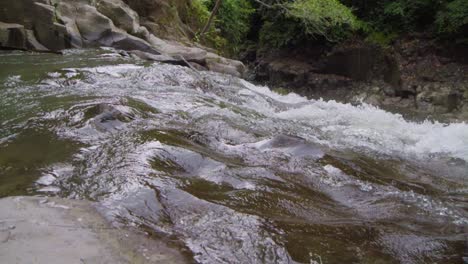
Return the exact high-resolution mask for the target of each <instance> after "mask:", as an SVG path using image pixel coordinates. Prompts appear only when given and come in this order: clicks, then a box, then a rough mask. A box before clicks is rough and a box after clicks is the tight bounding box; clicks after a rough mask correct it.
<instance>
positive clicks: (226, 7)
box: [215, 0, 255, 52]
mask: <svg viewBox="0 0 468 264" xmlns="http://www.w3.org/2000/svg"><path fill="white" fill-rule="evenodd" d="M254 11H255V10H254V9H253V7H252V5H251V4H250V2H249V1H247V0H224V1H223V3H222V5H221V8H220V9H219V11H218V14H217V17H216V18H217V19H216V22H215V27H216V28H219V30H220V31H221V35H222V36H223V37H224V38H226V40H227V41H228V42H229V43H230V45H229V47H228V48H229V49H231V51H232V52H237V51H238V47H239V45H240V44H242V42H244V41H245V37H246V35H247V33H248V32H249V30H250V18H251V15H252V13H253V12H254Z"/></svg>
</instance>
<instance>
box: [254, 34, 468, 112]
mask: <svg viewBox="0 0 468 264" xmlns="http://www.w3.org/2000/svg"><path fill="white" fill-rule="evenodd" d="M421 47H423V48H421ZM324 54H325V55H324ZM255 63H256V66H255V71H254V73H253V75H254V76H255V80H256V81H258V82H264V83H267V84H268V85H270V86H272V87H280V88H286V89H287V90H289V91H293V92H296V93H298V94H301V95H303V96H307V97H310V98H320V97H322V98H326V99H336V100H339V101H343V102H362V101H364V102H367V103H371V104H373V105H377V106H381V107H383V108H389V109H400V110H402V111H406V110H409V111H411V112H416V113H418V116H421V115H425V116H430V115H434V114H435V115H439V116H446V117H448V118H449V119H461V120H468V111H466V109H468V65H465V64H460V63H457V62H455V61H453V60H451V59H448V58H445V57H441V56H438V55H436V52H435V51H434V50H432V49H431V48H429V47H425V48H424V46H422V44H421V42H418V41H413V42H403V41H402V42H401V43H399V44H397V45H396V46H395V47H393V48H392V49H385V50H384V49H382V48H378V47H375V46H372V45H369V44H365V43H351V44H349V43H347V44H342V45H339V46H337V47H334V48H333V49H326V48H323V47H314V46H311V47H301V48H297V49H295V50H287V51H280V52H276V54H275V53H272V54H269V55H266V56H264V57H263V58H260V59H257V61H255Z"/></svg>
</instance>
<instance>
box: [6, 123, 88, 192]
mask: <svg viewBox="0 0 468 264" xmlns="http://www.w3.org/2000/svg"><path fill="white" fill-rule="evenodd" d="M79 146H80V144H78V143H75V142H73V141H70V140H64V139H59V138H57V137H56V136H55V135H54V134H53V133H51V132H49V131H47V130H45V131H44V130H42V131H41V130H34V129H31V130H26V131H22V132H21V133H20V134H19V135H16V136H14V137H13V138H11V139H9V140H8V141H6V142H3V143H2V144H0V197H5V196H15V195H25V194H30V193H31V192H30V191H28V189H31V187H32V184H33V182H34V181H36V180H37V179H38V178H39V177H40V176H41V174H42V173H43V172H44V169H46V168H47V167H48V166H50V165H53V164H55V163H62V162H69V161H70V160H71V158H72V155H73V154H74V153H76V151H77V150H78V149H79Z"/></svg>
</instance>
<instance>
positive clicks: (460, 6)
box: [435, 0, 468, 41]
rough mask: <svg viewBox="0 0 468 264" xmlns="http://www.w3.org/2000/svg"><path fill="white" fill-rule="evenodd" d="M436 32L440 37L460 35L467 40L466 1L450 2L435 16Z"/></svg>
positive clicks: (467, 5) (467, 15)
mask: <svg viewBox="0 0 468 264" xmlns="http://www.w3.org/2000/svg"><path fill="white" fill-rule="evenodd" d="M435 23H436V26H437V32H438V33H439V34H440V35H442V36H449V37H450V36H453V35H460V36H462V37H464V41H467V38H468V1H466V0H455V1H451V2H450V3H448V4H447V5H446V7H445V8H444V9H443V10H442V11H440V12H439V13H438V14H437V18H436V21H435Z"/></svg>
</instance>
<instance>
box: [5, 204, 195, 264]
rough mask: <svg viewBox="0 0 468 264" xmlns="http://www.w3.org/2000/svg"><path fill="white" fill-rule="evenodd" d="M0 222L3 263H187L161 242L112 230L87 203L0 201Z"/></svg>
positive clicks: (139, 234) (128, 230) (131, 232)
mask: <svg viewBox="0 0 468 264" xmlns="http://www.w3.org/2000/svg"><path fill="white" fill-rule="evenodd" d="M0 220H1V221H0V256H1V262H2V263H48V264H60V263H140V264H143V263H188V262H189V261H187V260H186V259H185V257H184V256H183V255H182V253H180V252H178V251H177V250H175V249H173V248H170V247H169V246H167V245H165V244H164V243H163V242H162V241H158V240H156V239H149V238H148V237H147V236H144V235H142V234H141V233H137V232H133V231H132V230H130V229H124V228H120V229H117V228H113V227H112V226H110V224H108V223H107V222H106V220H105V219H104V218H103V217H102V216H101V215H100V214H99V213H98V212H97V211H96V208H95V205H94V204H92V203H91V202H87V201H78V200H65V199H58V198H41V197H10V198H3V199H0ZM11 226H15V228H11Z"/></svg>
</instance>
